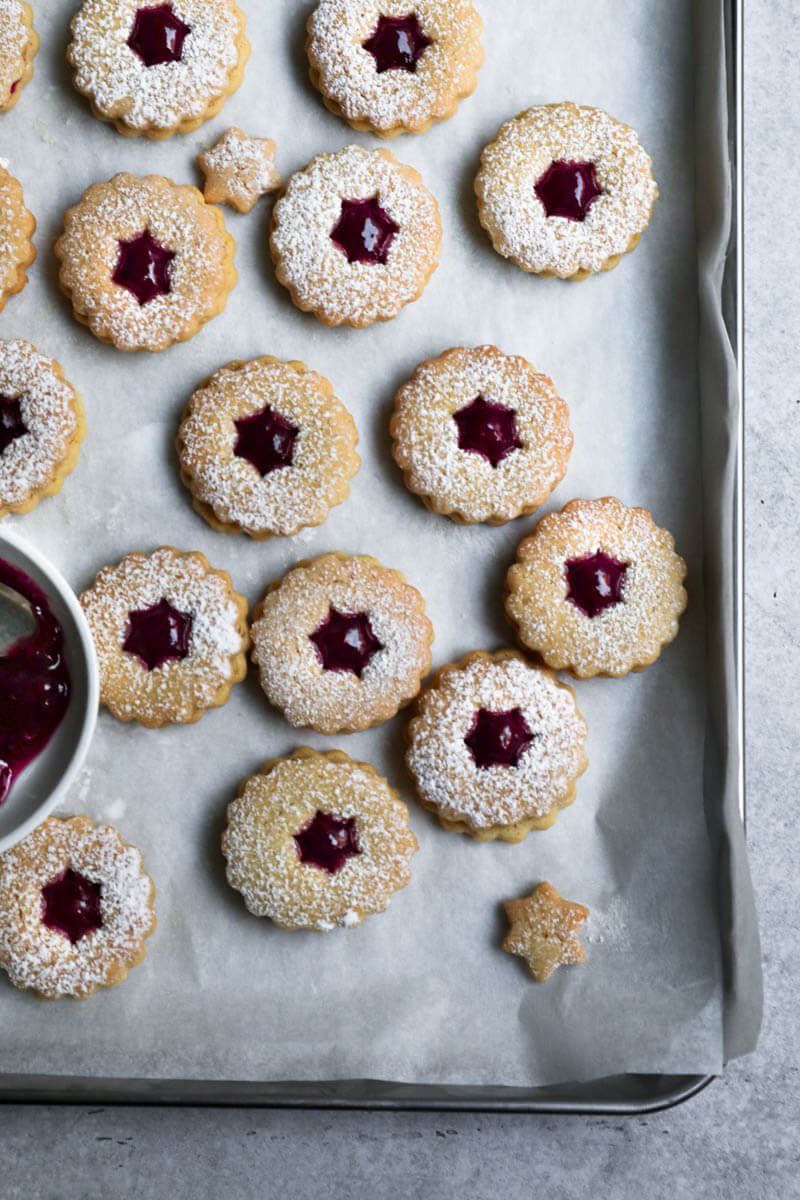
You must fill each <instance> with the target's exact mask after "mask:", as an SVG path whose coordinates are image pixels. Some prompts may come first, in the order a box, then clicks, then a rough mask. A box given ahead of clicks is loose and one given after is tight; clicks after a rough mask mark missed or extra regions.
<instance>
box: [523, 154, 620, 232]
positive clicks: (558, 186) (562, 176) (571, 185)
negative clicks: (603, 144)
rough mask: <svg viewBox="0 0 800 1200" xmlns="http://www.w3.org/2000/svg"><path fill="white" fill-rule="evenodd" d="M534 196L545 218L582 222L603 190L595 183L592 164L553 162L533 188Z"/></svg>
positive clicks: (595, 173) (595, 177)
mask: <svg viewBox="0 0 800 1200" xmlns="http://www.w3.org/2000/svg"><path fill="white" fill-rule="evenodd" d="M534 190H535V192H536V195H537V196H538V197H539V199H540V200H541V202H542V204H543V205H544V211H545V213H546V214H547V216H548V217H566V218H567V220H569V221H585V220H586V215H587V213H588V212H589V209H590V208H591V207H592V205H593V204H594V202H595V200H596V199H597V198H598V196H602V195H603V189H602V188H601V187H600V184H599V183H598V182H597V168H596V167H595V165H594V163H593V162H571V161H570V162H567V161H565V160H564V159H558V160H557V161H556V162H552V163H551V164H550V166H549V167H548V168H547V170H546V171H545V173H544V174H543V175H540V177H539V178H538V179H537V180H536V183H535V185H534Z"/></svg>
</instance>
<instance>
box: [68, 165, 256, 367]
mask: <svg viewBox="0 0 800 1200" xmlns="http://www.w3.org/2000/svg"><path fill="white" fill-rule="evenodd" d="M234 249H235V246H234V241H233V238H232V237H230V235H229V234H228V233H226V231H225V222H224V220H223V217H222V213H221V212H220V210H219V209H218V208H214V207H213V206H212V205H210V204H206V202H205V200H204V199H203V197H202V195H201V194H200V192H199V191H198V190H197V188H194V187H176V185H175V184H174V183H172V181H171V180H169V179H165V178H163V176H161V175H147V176H146V177H145V178H143V179H137V178H135V177H134V176H133V175H128V174H121V175H115V176H114V178H113V179H111V180H109V182H108V183H94V184H92V186H91V187H90V188H87V190H86V191H85V192H84V194H83V196H82V197H81V200H80V202H79V203H78V204H76V205H75V207H74V208H70V209H67V212H66V213H65V214H64V232H63V234H62V235H61V237H60V238H59V239H58V241H57V242H56V245H55V253H56V256H57V257H58V258H59V259H60V260H61V270H60V272H59V281H60V283H61V288H62V290H63V291H64V292H65V293H66V295H67V296H68V297H69V299H70V300H71V301H72V308H73V311H74V313H75V316H76V317H77V319H78V320H79V321H81V322H82V323H83V324H84V325H88V326H89V328H90V329H91V331H92V333H93V334H94V335H95V337H97V338H100V340H101V341H104V342H113V343H114V345H115V346H116V347H117V349H118V350H152V351H156V350H164V349H165V348H166V347H167V346H171V345H172V344H173V343H174V342H185V341H187V340H188V339H189V338H191V337H193V336H194V335H195V334H196V333H197V331H198V329H200V327H201V326H202V325H204V324H205V322H206V321H208V320H210V319H211V317H215V316H217V315H218V313H220V312H222V310H223V308H224V307H225V301H226V300H227V297H228V292H229V291H230V290H231V288H232V287H233V286H234V284H235V283H236V269H235V267H234V265H233V252H234Z"/></svg>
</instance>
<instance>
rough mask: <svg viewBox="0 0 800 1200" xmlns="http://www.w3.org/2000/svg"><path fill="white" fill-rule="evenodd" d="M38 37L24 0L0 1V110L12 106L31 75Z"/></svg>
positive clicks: (27, 5) (30, 12) (31, 15)
mask: <svg viewBox="0 0 800 1200" xmlns="http://www.w3.org/2000/svg"><path fill="white" fill-rule="evenodd" d="M38 49H39V37H38V34H37V33H36V30H35V29H34V28H33V10H32V9H31V6H30V4H25V3H24V0H0V112H5V111H6V110H7V109H9V108H13V107H14V105H15V104H16V103H17V101H18V100H19V98H20V96H21V95H22V89H23V88H24V87H25V84H26V83H28V82H29V80H30V79H31V77H32V76H33V60H34V58H35V56H36V51H37V50H38Z"/></svg>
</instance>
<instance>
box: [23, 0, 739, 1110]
mask: <svg viewBox="0 0 800 1200" xmlns="http://www.w3.org/2000/svg"><path fill="white" fill-rule="evenodd" d="M719 3H720V0H696V4H695V18H696V25H695V29H696V38H695V44H696V68H695V75H696V79H697V90H698V95H697V98H696V102H697V112H698V118H697V120H698V121H701V120H702V119H703V104H704V98H705V99H707V97H708V96H709V95H713V94H714V88H715V86H716V88H717V89H719V88H720V87H722V88H724V89H725V90H726V92H727V111H728V128H729V156H730V164H729V165H730V176H729V178H728V179H726V180H725V181H724V187H721V188H720V194H722V195H723V196H724V195H725V190H726V188H729V190H730V191H729V195H728V196H727V197H726V200H730V201H731V203H730V206H729V209H728V211H729V213H730V228H729V238H728V245H727V252H726V256H725V271H724V278H723V279H722V286H721V296H720V295H719V294H718V295H717V296H716V297H715V298H714V297H712V298H711V303H712V305H713V304H715V305H716V309H717V313H716V314H713V313H712V314H711V315H712V316H714V315H717V316H718V314H719V311H720V300H721V313H722V317H723V319H724V326H723V325H719V326H716V327H715V326H714V322H713V321H712V320H710V321H709V323H708V328H710V329H712V330H714V329H715V328H716V333H717V337H718V338H719V339H722V338H724V337H725V336H727V339H728V341H729V347H727V346H726V347H724V348H723V347H717V349H718V350H720V355H719V357H718V362H720V361H721V362H725V361H726V354H727V352H728V349H730V350H732V352H733V354H732V356H730V355H728V357H727V366H726V369H727V371H728V372H729V373H730V374H731V375H734V376H735V380H734V379H729V380H728V381H727V383H728V384H731V383H735V386H736V389H737V393H738V396H739V401H740V402H739V411H738V420H737V424H736V427H735V431H734V438H735V445H734V446H732V447H731V450H732V453H733V475H734V478H733V479H732V481H731V482H732V491H731V497H732V511H730V512H729V513H728V522H727V524H728V528H729V529H730V533H731V537H732V543H733V544H732V554H731V555H730V556H728V558H727V560H726V564H725V566H724V567H723V569H724V570H726V571H727V572H728V573H729V575H730V578H726V579H725V583H726V585H727V586H726V588H725V589H724V595H725V599H724V600H723V599H722V598H721V592H720V590H719V589H715V590H712V589H711V588H708V589H707V596H708V597H709V599H708V600H707V604H708V605H709V607H712V606H714V605H715V604H716V605H717V606H718V607H719V606H720V605H721V604H723V603H724V604H730V605H731V607H732V612H728V613H727V617H728V620H729V622H730V627H731V628H732V630H733V634H732V636H733V641H734V645H733V646H732V647H731V646H730V645H728V646H726V647H723V648H722V650H723V652H724V653H726V654H728V655H730V656H731V661H732V663H733V667H734V676H733V678H732V679H731V685H730V687H729V688H728V694H727V697H726V704H727V711H726V713H725V714H724V718H725V719H724V723H725V725H726V729H725V732H724V733H723V734H722V735H721V737H720V741H721V744H722V745H723V747H724V750H723V754H724V762H725V771H726V778H727V781H728V799H729V800H731V798H732V799H733V801H734V802H735V803H736V804H738V808H739V811H740V813H741V815H742V818H743V819H744V815H745V809H744V786H743V713H744V706H743V678H742V675H743V671H742V667H743V658H742V647H743V636H742V616H743V609H742V602H743V587H742V578H743V543H742V449H743V438H742V414H741V385H742V342H741V334H742V262H741V245H742V241H741V232H742V211H741V195H742V192H741V165H742V164H741V131H742V124H741V123H742V103H741V101H742V96H741V77H742V72H741V55H742V38H741V30H742V0H722V3H723V5H724V10H725V11H724V16H725V25H726V47H725V60H724V62H720V63H719V64H717V63H715V62H712V61H710V60H709V59H708V58H706V57H705V56H704V55H703V45H704V42H703V35H702V24H703V21H704V20H706V19H708V17H709V14H710V13H711V12H712V10H714V11H716V12H717V13H718V12H719ZM712 16H713V13H712ZM720 73H724V78H722V77H720ZM724 203H725V201H723V204H724ZM716 236H717V237H719V222H717V229H716ZM701 237H702V229H701ZM698 251H699V252H700V253H701V252H702V245H701V243H700V242H699V243H698ZM704 304H705V305H708V304H709V297H708V296H706V297H705V299H704V298H703V296H702V295H701V297H700V311H701V336H703V333H702V329H703V320H702V313H703V307H704ZM708 328H707V329H706V336H708ZM707 402H708V397H707V396H706V395H704V396H703V403H704V406H705V404H706V403H707ZM731 617H732V621H731V620H730V618H731ZM710 623H711V624H712V626H713V625H714V624H715V623H716V616H715V614H714V613H713V612H712V613H711V614H710ZM717 650H720V647H719V646H718V647H717ZM711 653H712V655H713V653H714V647H713V638H712V650H711ZM711 820H712V823H713V821H714V817H713V815H712V816H711ZM718 883H719V892H720V897H721V901H720V903H721V910H722V913H723V916H725V915H726V914H727V913H728V911H729V908H730V907H731V906H730V905H729V897H730V894H731V889H732V876H731V874H730V857H729V856H728V855H727V854H720V859H719V879H718ZM723 928H724V929H727V931H728V933H729V935H730V938H731V940H730V941H729V942H728V944H727V946H726V947H725V955H726V960H727V961H726V963H725V967H726V970H725V983H726V988H728V989H735V988H736V986H737V985H738V984H739V980H740V974H739V973H740V972H741V978H742V979H746V964H745V967H743V966H742V965H741V964H738V965H737V962H736V959H737V954H736V946H735V943H734V942H733V940H732V939H733V935H734V933H735V923H734V922H733V921H731V922H728V923H727V925H726V923H725V921H724V920H723ZM713 1078H714V1076H712V1075H645V1074H625V1075H615V1076H607V1077H604V1078H602V1079H595V1080H590V1081H583V1082H580V1083H563V1084H559V1085H550V1086H546V1087H537V1088H519V1087H491V1086H481V1087H470V1086H467V1085H459V1086H453V1085H447V1086H445V1085H433V1084H425V1085H417V1084H413V1083H404V1084H396V1083H391V1082H385V1081H378V1080H342V1081H332V1082H325V1083H322V1082H294V1083H293V1082H250V1081H242V1082H235V1081H217V1080H213V1081H212V1080H208V1081H205V1080H175V1079H127V1078H108V1079H103V1078H95V1077H92V1078H78V1077H67V1076H44V1075H38V1076H37V1075H19V1074H5V1075H0V1100H2V1101H3V1102H6V1103H20V1102H30V1103H86V1104H89V1103H92V1104H167V1105H168V1104H176V1105H233V1106H235V1105H242V1106H259V1105H261V1106H281V1107H308V1108H333V1109H339V1108H364V1109H420V1110H453V1111H486V1112H489V1111H494V1112H553V1113H556V1112H557V1113H566V1112H596V1113H619V1114H634V1113H644V1112H652V1111H655V1110H658V1109H662V1108H666V1107H669V1106H671V1105H674V1104H678V1103H681V1102H682V1101H684V1100H687V1099H688V1098H690V1097H691V1096H693V1095H695V1094H696V1093H697V1092H699V1091H700V1090H702V1089H703V1088H704V1087H705V1086H707V1085H708V1084H709V1083H710V1082H711V1081H712V1080H713Z"/></svg>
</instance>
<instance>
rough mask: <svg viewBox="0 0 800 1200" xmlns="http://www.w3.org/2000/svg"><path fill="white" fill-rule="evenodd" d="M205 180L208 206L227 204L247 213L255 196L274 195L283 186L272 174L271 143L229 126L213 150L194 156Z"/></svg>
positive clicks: (273, 144) (275, 175) (204, 193)
mask: <svg viewBox="0 0 800 1200" xmlns="http://www.w3.org/2000/svg"><path fill="white" fill-rule="evenodd" d="M197 163H198V166H199V167H200V170H201V171H202V172H203V174H204V175H205V177H206V182H205V186H204V188H203V195H204V196H205V198H206V200H208V201H209V202H210V203H211V204H231V205H233V207H234V208H235V209H237V210H238V211H239V212H242V213H245V212H250V209H251V208H252V207H253V205H254V204H255V203H256V201H257V200H258V198H259V196H263V195H265V194H266V193H267V192H276V191H277V190H278V188H279V187H280V186H281V184H282V183H283V180H282V179H281V177H280V175H279V174H278V172H277V171H276V170H275V143H274V142H273V141H272V139H271V138H251V137H248V136H247V134H245V133H242V131H241V129H237V128H236V126H235V125H232V126H231V128H230V129H229V130H227V132H226V133H224V134H223V136H222V137H221V138H220V140H219V141H218V142H217V144H216V146H212V147H211V149H210V150H204V151H203V153H202V154H198V156H197Z"/></svg>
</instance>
